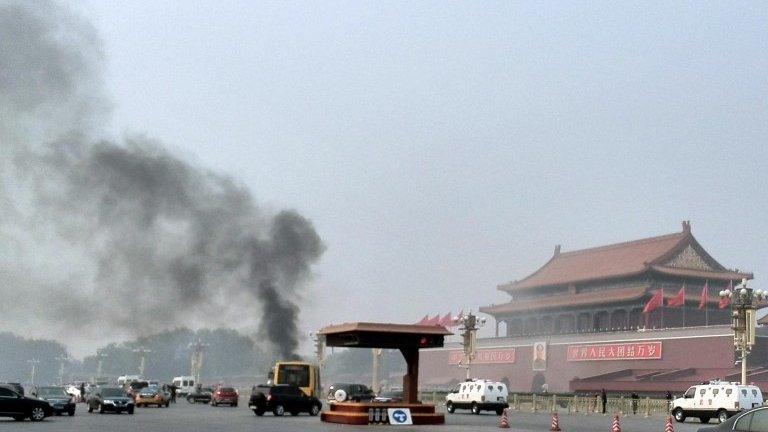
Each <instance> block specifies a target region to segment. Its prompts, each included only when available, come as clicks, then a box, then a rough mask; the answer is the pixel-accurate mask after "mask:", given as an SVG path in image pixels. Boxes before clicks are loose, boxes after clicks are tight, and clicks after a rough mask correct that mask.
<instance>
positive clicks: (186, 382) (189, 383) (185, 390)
mask: <svg viewBox="0 0 768 432" xmlns="http://www.w3.org/2000/svg"><path fill="white" fill-rule="evenodd" d="M173 385H174V387H176V388H178V389H179V390H178V391H177V392H176V394H179V395H182V396H184V395H188V394H190V393H192V392H194V391H195V377H193V376H184V375H182V376H177V377H174V378H173Z"/></svg>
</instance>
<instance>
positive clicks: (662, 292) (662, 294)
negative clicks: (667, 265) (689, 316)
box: [661, 284, 664, 329]
mask: <svg viewBox="0 0 768 432" xmlns="http://www.w3.org/2000/svg"><path fill="white" fill-rule="evenodd" d="M661 328H662V329H663V328H664V284H661Z"/></svg>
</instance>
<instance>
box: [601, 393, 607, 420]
mask: <svg viewBox="0 0 768 432" xmlns="http://www.w3.org/2000/svg"><path fill="white" fill-rule="evenodd" d="M600 399H601V400H602V401H603V414H605V406H606V405H608V395H607V394H606V393H605V389H602V390H600Z"/></svg>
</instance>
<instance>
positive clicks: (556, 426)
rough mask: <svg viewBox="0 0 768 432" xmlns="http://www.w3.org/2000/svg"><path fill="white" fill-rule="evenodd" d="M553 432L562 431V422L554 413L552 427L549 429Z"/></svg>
mask: <svg viewBox="0 0 768 432" xmlns="http://www.w3.org/2000/svg"><path fill="white" fill-rule="evenodd" d="M549 430H550V431H551V432H560V431H561V430H562V429H560V421H559V420H558V418H557V413H556V412H553V413H552V427H551V428H549Z"/></svg>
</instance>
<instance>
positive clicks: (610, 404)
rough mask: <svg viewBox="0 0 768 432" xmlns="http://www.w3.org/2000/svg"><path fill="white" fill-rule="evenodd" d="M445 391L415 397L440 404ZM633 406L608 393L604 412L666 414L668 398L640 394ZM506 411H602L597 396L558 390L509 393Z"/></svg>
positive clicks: (639, 414)
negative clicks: (571, 393)
mask: <svg viewBox="0 0 768 432" xmlns="http://www.w3.org/2000/svg"><path fill="white" fill-rule="evenodd" d="M447 394H448V392H446V391H422V392H420V393H419V400H421V401H422V402H426V403H433V404H436V405H442V404H444V403H445V396H446V395H447ZM635 401H636V403H637V409H636V410H633V407H632V403H633V399H632V398H631V397H628V396H619V397H609V398H608V400H607V403H606V407H605V413H606V415H607V414H614V413H618V414H621V415H622V416H632V415H638V416H645V417H648V416H651V415H653V414H665V415H668V414H669V402H668V401H667V400H666V399H651V398H648V397H646V398H641V399H635ZM507 402H508V403H509V410H510V411H527V412H561V413H569V414H582V415H587V414H602V412H603V402H602V400H601V399H600V397H599V396H598V397H594V396H576V395H560V394H552V393H550V394H531V393H510V394H509V397H508V398H507Z"/></svg>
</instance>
